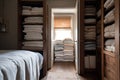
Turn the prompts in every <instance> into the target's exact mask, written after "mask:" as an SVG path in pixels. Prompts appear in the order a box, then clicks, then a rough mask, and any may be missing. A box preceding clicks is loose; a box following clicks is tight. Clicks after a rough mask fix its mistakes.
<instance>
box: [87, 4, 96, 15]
mask: <svg viewBox="0 0 120 80" xmlns="http://www.w3.org/2000/svg"><path fill="white" fill-rule="evenodd" d="M85 15H87V16H95V15H96V8H95V7H93V6H87V7H86V8H85Z"/></svg>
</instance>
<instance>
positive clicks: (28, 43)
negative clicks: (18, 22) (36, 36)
mask: <svg viewBox="0 0 120 80" xmlns="http://www.w3.org/2000/svg"><path fill="white" fill-rule="evenodd" d="M23 45H24V47H40V48H42V47H43V41H24V42H23Z"/></svg>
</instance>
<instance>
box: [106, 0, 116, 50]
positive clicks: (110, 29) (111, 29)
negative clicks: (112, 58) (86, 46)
mask: <svg viewBox="0 0 120 80" xmlns="http://www.w3.org/2000/svg"><path fill="white" fill-rule="evenodd" d="M112 7H113V9H111V10H110V11H109V12H108V13H107V14H106V15H105V19H104V23H105V25H106V24H107V25H106V26H105V28H104V38H105V50H107V51H111V52H115V23H114V22H115V8H114V0H107V1H106V2H105V4H104V8H105V9H109V8H112Z"/></svg>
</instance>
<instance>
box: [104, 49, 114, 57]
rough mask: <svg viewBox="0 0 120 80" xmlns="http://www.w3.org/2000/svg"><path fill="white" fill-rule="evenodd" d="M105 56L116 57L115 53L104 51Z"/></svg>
mask: <svg viewBox="0 0 120 80" xmlns="http://www.w3.org/2000/svg"><path fill="white" fill-rule="evenodd" d="M104 54H106V55H109V56H112V57H115V53H113V52H110V51H106V50H104Z"/></svg>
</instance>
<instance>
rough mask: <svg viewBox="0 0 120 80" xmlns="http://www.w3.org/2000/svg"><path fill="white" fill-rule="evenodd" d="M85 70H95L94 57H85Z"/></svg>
mask: <svg viewBox="0 0 120 80" xmlns="http://www.w3.org/2000/svg"><path fill="white" fill-rule="evenodd" d="M84 60H85V68H86V69H95V68H96V56H92V55H87V56H85V58H84Z"/></svg>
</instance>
